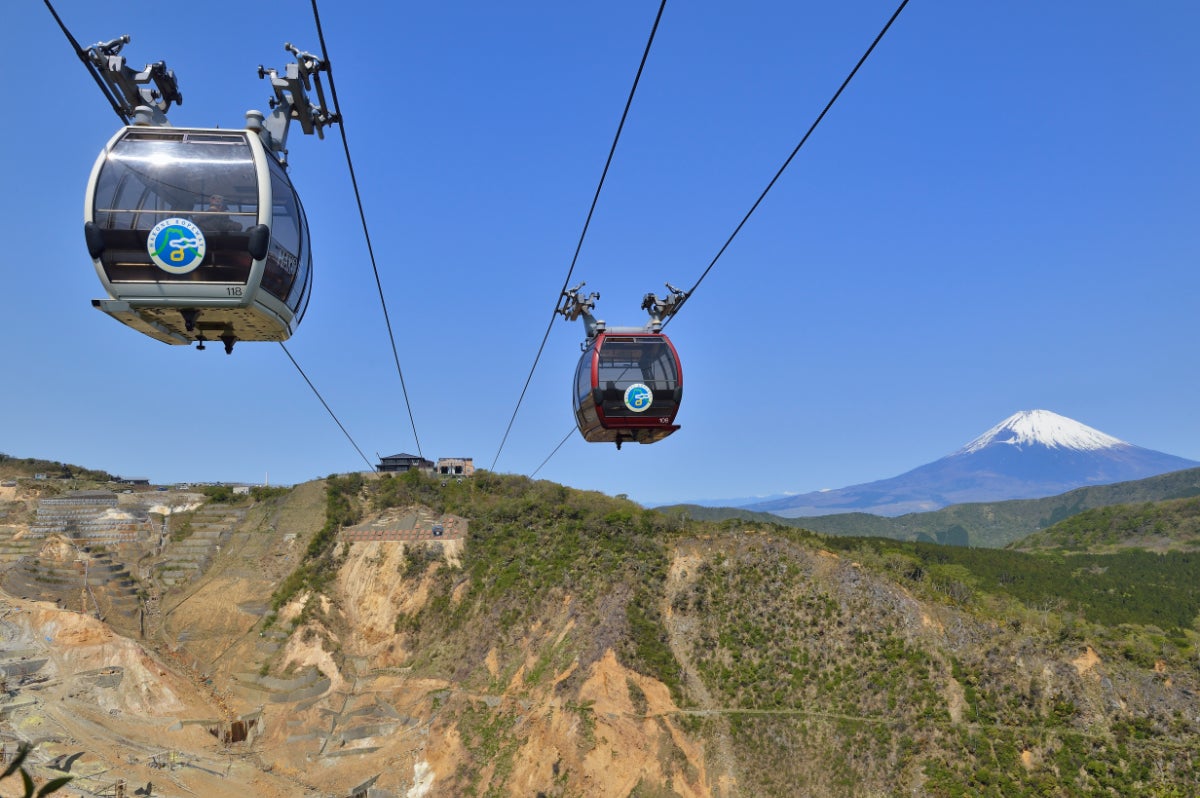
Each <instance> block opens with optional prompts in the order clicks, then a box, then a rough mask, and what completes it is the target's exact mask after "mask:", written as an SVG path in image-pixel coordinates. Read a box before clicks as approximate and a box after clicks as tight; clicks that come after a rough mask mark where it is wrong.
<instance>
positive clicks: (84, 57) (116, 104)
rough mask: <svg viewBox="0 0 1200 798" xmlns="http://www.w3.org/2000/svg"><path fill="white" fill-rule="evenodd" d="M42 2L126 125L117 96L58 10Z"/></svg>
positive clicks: (48, 3) (127, 119)
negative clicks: (98, 71)
mask: <svg viewBox="0 0 1200 798" xmlns="http://www.w3.org/2000/svg"><path fill="white" fill-rule="evenodd" d="M44 2H45V4H46V8H47V9H48V10H49V11H50V15H51V16H53V17H54V21H55V22H57V23H58V27H59V29H60V30H61V31H62V32H63V35H64V36H66V37H67V41H68V42H70V43H71V47H72V49H74V50H75V55H77V56H79V60H80V61H82V62H83V65H84V66H86V67H87V71H88V74H89V75H91V76H92V80H94V81H96V85H97V86H99V87H100V91H101V92H103V93H104V98H105V99H106V100H108V103H109V105H111V106H112V109H113V111H114V112H115V113H116V115H117V118H119V119H120V120H121V124H123V125H128V124H129V117H128V116H127V115H126V114H125V111H123V110H122V107H121V103H120V102H118V101H117V98H116V97H115V96H114V95H113V93H112V90H111V89H109V87H108V85H107V84H106V83H105V82H104V81H103V80H102V79H101V78H100V75H99V74H98V73H97V72H96V69H95V67H93V66H92V61H91V59H90V58H88V54H87V50H84V49H83V48H82V47H80V46H79V42H78V41H77V40H76V39H75V37H74V36H72V35H71V31H70V30H68V29H67V26H66V25H65V24H64V23H63V21H62V18H61V17H59V16H58V12H57V11H55V10H54V6H53V5H52V4H51V3H50V0H44Z"/></svg>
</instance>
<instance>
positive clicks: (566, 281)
mask: <svg viewBox="0 0 1200 798" xmlns="http://www.w3.org/2000/svg"><path fill="white" fill-rule="evenodd" d="M314 2H316V0H314ZM666 6H667V0H662V3H660V4H659V6H658V14H657V15H656V16H655V17H654V25H653V27H651V28H650V37H649V38H648V39H647V40H646V49H645V51H644V52H643V53H642V60H641V63H639V64H638V68H637V74H636V75H635V76H634V78H633V87H632V88H630V90H629V97H628V99H626V101H625V110H624V111H623V112H622V113H621V121H620V123H619V124H618V125H617V132H616V135H615V136H613V143H612V146H611V147H610V148H609V150H608V159H607V160H605V162H604V171H602V172H601V173H600V182H599V184H598V185H597V186H596V193H595V195H593V197H592V205H591V207H590V208H588V212H587V219H585V220H584V223H583V231H582V232H581V233H580V234H579V243H578V244H576V245H575V255H574V257H572V258H571V268H569V269H567V276H566V279H564V280H563V284H562V288H561V289H559V292H558V297H556V298H555V310H554V312H553V313H551V314H550V323H549V324H548V325H546V333H545V334H544V335H543V336H542V343H541V345H540V346H538V351H537V355H535V356H534V358H533V366H532V367H530V369H529V376H527V377H526V378H525V385H524V387H522V388H521V395H520V396H519V397H517V406H516V407H514V408H513V412H512V417H511V418H509V420H508V426H507V427H506V428H505V430H504V437H503V438H502V439H501V440H500V448H499V449H497V450H496V456H495V458H493V459H492V465H491V469H492V470H493V471H494V470H495V468H496V461H497V460H499V459H500V453H501V452H502V451H504V444H505V442H507V441H508V434H509V433H510V432H512V426H513V422H514V421H516V420H517V412H518V411H520V409H521V402H523V401H524V400H525V392H526V391H528V390H529V383H530V381H531V380H533V372H534V371H536V370H537V366H538V361H539V360H541V358H542V351H543V350H544V349H545V348H546V341H547V340H548V339H549V338H550V330H551V329H553V327H554V321H555V318H556V317H557V316H558V299H559V298H560V297H561V296H562V293H563V292H564V291H566V290H567V285H568V284H569V283H570V282H571V275H572V274H573V273H574V272H575V264H576V262H577V261H578V260H579V252H580V250H582V249H583V239H584V238H585V237H587V232H588V227H589V226H590V225H591V223H592V215H593V214H594V213H595V212H596V204H597V203H598V202H599V201H600V190H601V189H602V188H604V180H605V178H606V177H607V176H608V167H609V166H610V165H612V160H613V155H614V154H615V153H616V151H617V142H618V141H620V140H621V131H622V130H623V129H624V128H625V120H626V118H628V116H629V108H630V106H632V105H633V96H634V94H636V93H637V87H638V81H640V80H641V79H642V71H643V70H644V69H645V67H646V60H647V59H648V58H649V57H650V46H651V45H652V44H654V34H655V33H656V32H657V31H658V23H659V21H660V20H661V19H662V15H663V9H665V8H666ZM561 445H562V444H561V443H560V444H559V446H561ZM555 451H557V449H556V450H555ZM547 459H549V458H547ZM543 465H544V464H543ZM540 467H541V466H539V468H540ZM535 473H536V472H535Z"/></svg>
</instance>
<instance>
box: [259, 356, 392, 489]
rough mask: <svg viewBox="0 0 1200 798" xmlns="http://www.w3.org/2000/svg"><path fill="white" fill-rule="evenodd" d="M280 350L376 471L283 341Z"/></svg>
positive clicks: (347, 437)
mask: <svg viewBox="0 0 1200 798" xmlns="http://www.w3.org/2000/svg"><path fill="white" fill-rule="evenodd" d="M279 348H280V349H282V350H283V353H284V354H285V355H287V356H288V360H290V361H292V365H293V366H295V367H296V371H298V372H300V376H301V377H303V378H304V381H305V382H307V383H308V387H309V388H312V392H313V393H314V394H315V395H316V397H317V399H318V400H319V401H320V402H321V405H322V406H323V407H324V408H325V412H327V413H329V417H330V418H332V419H333V423H335V424H337V425H338V429H340V430H341V431H342V434H343V435H345V436H346V440H348V441H350V445H351V446H353V447H354V451H356V452H358V456H359V457H361V458H362V459H363V462H364V463H366V464H367V468H368V469H369V470H371V471H374V470H375V466H374V465H373V464H372V463H371V461H370V460H368V459H367V456H366V455H365V454H363V451H362V449H360V448H358V444H357V443H355V442H354V438H351V437H350V433H349V432H347V431H346V428H345V427H344V426H342V422H341V421H339V420H338V417H337V416H336V415H334V412H333V410H331V409H330V408H329V404H328V403H327V402H326V401H325V399H324V397H322V396H321V392H320V391H318V390H317V386H315V385H313V384H312V380H310V379H309V378H308V375H307V374H305V373H304V369H302V368H300V364H299V363H297V362H296V358H294V357H292V353H291V352H289V351H288V348H287V346H285V345H284V343H283V341H280V342H279Z"/></svg>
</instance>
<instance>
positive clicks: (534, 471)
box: [529, 427, 575, 479]
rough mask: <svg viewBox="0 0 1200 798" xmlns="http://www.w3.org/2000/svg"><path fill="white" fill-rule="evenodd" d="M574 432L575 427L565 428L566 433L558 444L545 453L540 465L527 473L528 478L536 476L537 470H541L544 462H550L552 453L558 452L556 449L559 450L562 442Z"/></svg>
mask: <svg viewBox="0 0 1200 798" xmlns="http://www.w3.org/2000/svg"><path fill="white" fill-rule="evenodd" d="M574 434H575V427H571V428H570V429H569V430H567V434H566V435H564V436H563V439H562V440H561V441H559V442H558V446H555V447H554V451H552V452H550V454H548V455H546V459H545V460H543V461H542V465H540V466H538V467H537V468H535V469H533V473H531V474H530V475H529V478H530V479H533V478H534V477H536V476H537V472H539V471H541V470H542V466H544V465H545V464H546V463H549V462H550V458H551V457H553V456H554V455H556V454H558V450H559V449H561V448H562V446H563V444H564V443H566V442H567V438H569V437H571V436H572V435H574Z"/></svg>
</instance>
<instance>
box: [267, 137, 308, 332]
mask: <svg viewBox="0 0 1200 798" xmlns="http://www.w3.org/2000/svg"><path fill="white" fill-rule="evenodd" d="M268 163H269V164H270V167H271V200H272V203H273V206H272V208H271V247H270V249H269V250H268V251H267V263H266V268H265V269H264V270H263V278H262V287H263V288H265V289H266V290H267V291H268V292H270V293H271V294H272V295H273V296H275V297H277V298H278V299H280V300H281V301H284V302H287V303H288V306H289V307H292V308H293V309H294V308H295V307H296V305H297V304H299V299H300V297H299V295H298V294H297V295H295V296H293V295H292V286H293V285H295V284H297V283H299V289H300V290H303V289H304V287H305V283H306V281H307V280H308V274H307V272H308V267H309V262H308V247H307V246H304V245H305V244H306V243H307V241H306V238H307V236H308V231H307V229H306V227H305V224H304V210H303V208H301V207H300V199H299V198H298V197H297V196H296V192H295V191H294V190H293V189H292V184H291V182H290V181H289V180H288V179H287V176H286V175H285V174H284V173H283V167H282V166H280V165H279V164H278V163H277V162H276V161H275V160H274V159H270V160H269V161H268ZM302 268H303V271H304V272H305V274H304V275H303V276H302V277H301V278H300V279H297V276H298V275H300V272H301V269H302ZM289 299H290V300H292V301H289Z"/></svg>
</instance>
